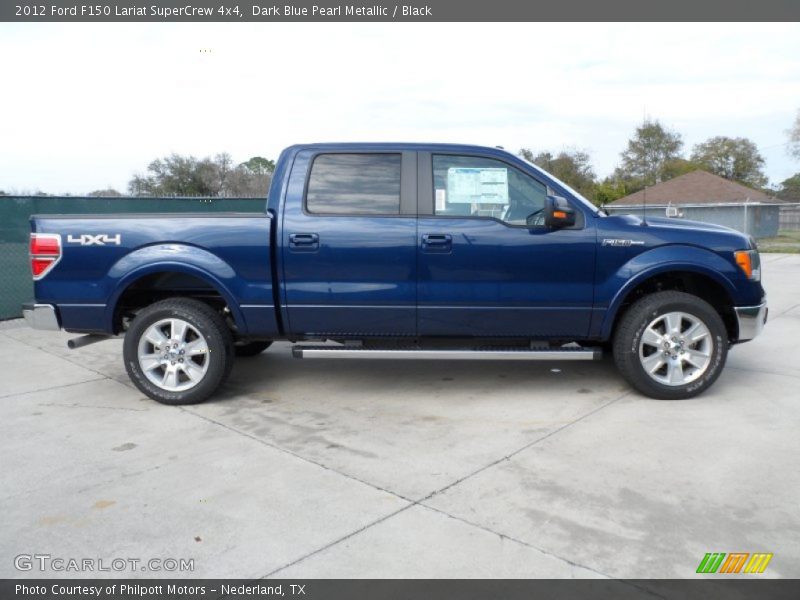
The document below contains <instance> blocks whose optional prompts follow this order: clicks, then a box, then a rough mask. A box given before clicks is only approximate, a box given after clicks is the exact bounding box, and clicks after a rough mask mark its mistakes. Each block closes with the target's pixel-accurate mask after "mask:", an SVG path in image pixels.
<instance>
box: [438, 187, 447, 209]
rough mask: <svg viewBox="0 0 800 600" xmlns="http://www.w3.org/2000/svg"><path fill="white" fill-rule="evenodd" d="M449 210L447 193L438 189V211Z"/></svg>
mask: <svg viewBox="0 0 800 600" xmlns="http://www.w3.org/2000/svg"><path fill="white" fill-rule="evenodd" d="M446 208H447V191H446V190H444V189H442V188H436V211H437V212H441V211H443V210H445V209H446Z"/></svg>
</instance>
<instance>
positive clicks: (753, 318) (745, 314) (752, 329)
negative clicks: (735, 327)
mask: <svg viewBox="0 0 800 600" xmlns="http://www.w3.org/2000/svg"><path fill="white" fill-rule="evenodd" d="M733 310H734V311H735V312H736V320H737V322H738V323H739V340H738V341H740V342H746V341H747V340H752V339H753V338H754V337H756V336H757V335H758V334H759V333H761V330H762V329H764V324H765V323H766V322H767V313H768V312H769V309H768V308H767V303H766V302H762V303H761V304H759V305H758V306H735V307H734V308H733Z"/></svg>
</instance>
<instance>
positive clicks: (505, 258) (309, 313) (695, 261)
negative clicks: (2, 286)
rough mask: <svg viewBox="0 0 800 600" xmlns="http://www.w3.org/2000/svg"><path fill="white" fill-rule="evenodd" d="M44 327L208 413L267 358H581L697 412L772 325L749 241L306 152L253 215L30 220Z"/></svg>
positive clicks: (497, 167)
mask: <svg viewBox="0 0 800 600" xmlns="http://www.w3.org/2000/svg"><path fill="white" fill-rule="evenodd" d="M31 229H32V233H31V241H30V248H31V250H30V252H31V268H32V271H33V278H34V280H35V297H36V300H35V303H34V304H30V305H26V306H25V307H23V308H24V316H25V318H26V319H27V321H28V322H29V323H30V324H31V325H32V326H33V327H37V328H43V329H52V330H59V329H64V330H66V331H69V332H77V333H83V334H86V335H84V336H82V337H80V338H77V339H74V340H70V343H71V346H72V347H76V346H79V345H84V344H86V343H90V342H94V341H98V340H102V339H104V338H105V337H110V336H118V335H124V346H123V355H124V361H125V367H126V369H127V371H128V374H129V375H130V378H131V380H132V381H133V383H134V384H135V385H136V386H137V387H138V388H139V389H140V390H141V391H142V392H143V393H145V394H146V395H148V396H150V397H151V398H154V399H155V400H157V401H159V402H163V403H165V404H185V403H193V402H200V401H202V400H204V399H206V398H208V397H209V396H210V395H211V394H212V393H213V392H214V391H215V390H216V389H217V388H218V386H219V385H220V384H221V383H222V382H223V381H224V379H225V378H226V377H227V376H228V373H229V372H230V369H231V365H232V362H233V360H234V358H235V357H236V356H252V355H255V354H258V353H260V352H261V351H263V350H264V349H265V348H267V346H269V344H270V343H272V342H273V341H275V340H288V341H290V342H293V343H294V344H295V345H294V346H293V353H294V355H295V356H296V357H298V358H312V357H332V358H337V357H338V358H377V359H408V358H411V359H416V358H425V359H503V360H542V359H555V360H593V359H598V358H599V357H600V356H601V354H602V352H603V351H604V350H606V351H611V352H612V353H613V356H614V360H615V362H616V364H617V367H618V368H619V370H620V371H621V373H622V375H623V376H624V377H625V379H627V380H628V382H630V384H631V385H632V386H633V387H634V388H636V389H637V390H639V391H640V392H642V393H644V394H646V395H648V396H650V397H654V398H662V399H679V398H689V397H692V396H695V395H697V394H699V393H701V392H702V391H703V390H705V389H707V388H708V387H709V386H710V385H711V384H712V383H713V382H714V381H715V380H716V378H717V377H718V376H719V374H720V371H721V370H722V368H723V366H724V364H725V359H726V356H727V353H728V349H729V346H730V345H732V344H736V343H739V342H744V341H747V340H750V339H752V338H753V337H755V336H756V335H757V334H758V333H759V332H760V331H761V329H762V327H763V325H764V323H765V321H766V317H767V305H766V296H765V293H764V290H763V288H762V286H761V282H760V279H761V276H760V261H759V254H758V251H757V249H756V245H755V243H754V241H753V240H752V239H751V238H749V237H747V236H745V235H742V234H741V233H739V232H736V231H734V230H731V229H727V228H724V227H719V226H715V225H710V224H707V223H694V222H689V221H684V220H678V219H667V218H647V219H643V218H640V217H639V216H635V215H620V216H608V215H607V214H606V213H605V212H604V211H603V210H601V209H598V208H597V207H595V206H593V205H592V204H591V203H590V202H588V201H587V200H586V199H584V198H583V197H582V196H581V195H580V194H578V193H577V192H575V191H574V190H572V189H571V188H569V187H568V186H567V185H565V184H564V183H562V182H560V181H559V180H558V179H556V178H555V177H553V176H551V175H549V174H548V173H546V172H544V171H542V170H541V169H539V168H538V167H536V166H535V165H532V164H530V163H528V162H526V161H524V160H522V159H520V158H519V157H517V156H514V155H512V154H509V153H507V152H505V151H503V150H502V149H497V148H483V147H477V146H463V145H444V144H432V145H431V144H315V145H298V146H293V147H290V148H288V149H286V150H284V151H283V153H282V154H281V156H280V158H279V160H278V162H277V165H276V169H275V173H274V177H273V179H272V184H271V187H270V190H269V195H268V199H267V203H266V211H265V212H264V213H263V214H252V215H248V214H215V215H209V214H176V215H169V216H166V217H165V216H164V215H112V216H67V215H63V216H62V215H58V216H49V215H48V216H34V217H32V218H31Z"/></svg>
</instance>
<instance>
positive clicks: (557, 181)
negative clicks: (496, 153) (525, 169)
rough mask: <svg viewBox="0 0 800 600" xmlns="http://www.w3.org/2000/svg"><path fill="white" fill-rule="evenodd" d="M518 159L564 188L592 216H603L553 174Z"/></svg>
mask: <svg viewBox="0 0 800 600" xmlns="http://www.w3.org/2000/svg"><path fill="white" fill-rule="evenodd" d="M518 158H519V159H520V160H521V161H522V162H524V163H525V164H527V165H530V166H531V167H533V168H534V169H535V170H536V172H537V173H541V174H542V175H544V176H545V177H547V178H548V179H551V180H552V181H554V182H555V183H557V184H558V185H559V186H561V187H562V188H564V189H565V190H566V191H567V192H569V193H570V194H572V195H573V196H575V198H576V199H577V200H579V201H580V202H582V203H583V204H584V205H585V206H586V207H588V208H589V209H591V211H592V212H593V213H594V214H596V215H603V212H602V211H601V210H600V209H599V208H598V207H596V206H595V205H594V204H592V203H591V202H590V201H589V200H587V199H586V198H585V197H584V196H583V194H581V193H579V192H578V191H576V190H574V189H572V188H571V187H570V186H568V185H567V184H566V183H564V182H563V181H561V180H560V179H559V178H558V177H556V176H555V175H553V174H551V173H548V172H547V171H545V170H544V169H542V168H541V167H540V166H539V165H536V164H534V163H532V162H530V161H529V160H525V159H524V158H522V157H521V156H520V157H518Z"/></svg>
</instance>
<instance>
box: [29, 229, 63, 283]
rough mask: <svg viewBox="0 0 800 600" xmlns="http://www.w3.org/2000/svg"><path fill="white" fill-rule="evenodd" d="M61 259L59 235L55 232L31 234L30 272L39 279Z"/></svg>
mask: <svg viewBox="0 0 800 600" xmlns="http://www.w3.org/2000/svg"><path fill="white" fill-rule="evenodd" d="M59 260H61V236H60V235H58V234H57V233H32V234H31V273H33V278H34V280H36V279H41V278H42V277H44V276H45V275H47V274H48V273H49V272H50V270H51V269H52V268H53V267H55V266H56V264H57V263H58V261H59Z"/></svg>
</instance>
